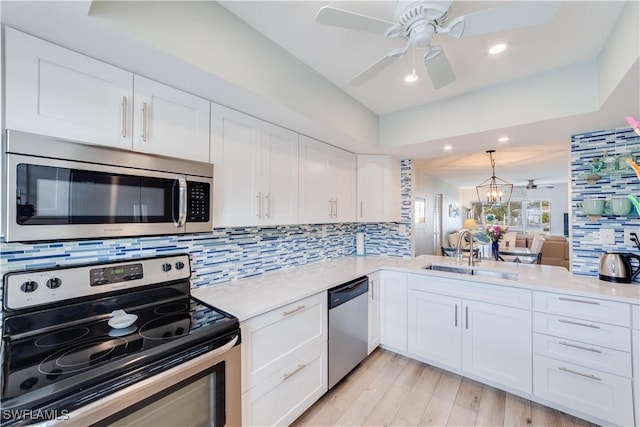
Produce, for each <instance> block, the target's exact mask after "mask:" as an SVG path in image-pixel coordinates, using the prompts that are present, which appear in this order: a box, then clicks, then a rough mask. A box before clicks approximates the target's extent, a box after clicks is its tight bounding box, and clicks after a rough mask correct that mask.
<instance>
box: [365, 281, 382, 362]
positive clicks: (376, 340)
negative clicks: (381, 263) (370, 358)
mask: <svg viewBox="0 0 640 427" xmlns="http://www.w3.org/2000/svg"><path fill="white" fill-rule="evenodd" d="M368 277H369V295H368V296H369V307H368V308H369V345H368V354H371V352H372V351H373V350H375V349H376V348H377V347H378V346H379V345H380V272H375V273H372V274H369V276H368Z"/></svg>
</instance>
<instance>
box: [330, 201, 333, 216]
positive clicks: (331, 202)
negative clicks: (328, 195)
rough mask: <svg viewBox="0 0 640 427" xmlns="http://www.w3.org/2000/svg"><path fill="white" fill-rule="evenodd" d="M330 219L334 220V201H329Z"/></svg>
mask: <svg viewBox="0 0 640 427" xmlns="http://www.w3.org/2000/svg"><path fill="white" fill-rule="evenodd" d="M329 218H333V199H329Z"/></svg>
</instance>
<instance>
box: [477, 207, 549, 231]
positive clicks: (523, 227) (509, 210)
mask: <svg viewBox="0 0 640 427" xmlns="http://www.w3.org/2000/svg"><path fill="white" fill-rule="evenodd" d="M471 209H472V210H471V212H472V214H473V219H475V220H476V223H478V224H482V226H483V227H484V226H485V225H486V222H487V215H489V214H493V216H494V217H495V220H494V222H496V223H498V224H505V225H508V226H509V228H510V229H511V230H513V231H522V232H523V233H526V232H529V231H549V230H550V222H549V218H550V212H551V207H550V204H549V201H548V200H525V201H519V200H518V201H514V200H512V201H510V202H509V203H503V204H500V205H490V204H486V203H477V202H476V203H472V204H471Z"/></svg>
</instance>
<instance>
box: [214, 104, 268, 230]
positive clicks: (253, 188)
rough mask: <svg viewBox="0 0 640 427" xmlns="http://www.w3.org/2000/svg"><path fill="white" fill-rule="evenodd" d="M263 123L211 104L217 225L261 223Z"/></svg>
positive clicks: (229, 225)
mask: <svg viewBox="0 0 640 427" xmlns="http://www.w3.org/2000/svg"><path fill="white" fill-rule="evenodd" d="M261 126H262V122H261V121H260V120H258V119H256V118H254V117H251V116H248V115H246V114H243V113H240V112H238V111H235V110H231V109H229V108H225V107H222V106H220V105H217V104H211V158H212V160H213V164H214V166H213V172H214V179H213V185H214V197H215V206H214V209H215V219H214V225H215V226H216V227H231V226H244V225H255V224H257V223H258V214H259V212H260V210H259V208H260V204H261V203H262V202H263V200H262V194H261V193H260V189H259V187H258V184H259V182H260V180H259V177H260V173H261V171H260V153H261V141H260V140H261Z"/></svg>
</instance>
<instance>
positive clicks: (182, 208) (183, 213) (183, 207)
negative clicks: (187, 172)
mask: <svg viewBox="0 0 640 427" xmlns="http://www.w3.org/2000/svg"><path fill="white" fill-rule="evenodd" d="M176 182H177V183H178V219H177V220H175V221H174V222H173V223H174V224H175V226H176V227H182V226H184V221H185V219H187V179H186V178H185V177H184V176H182V175H180V176H178V177H176Z"/></svg>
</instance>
